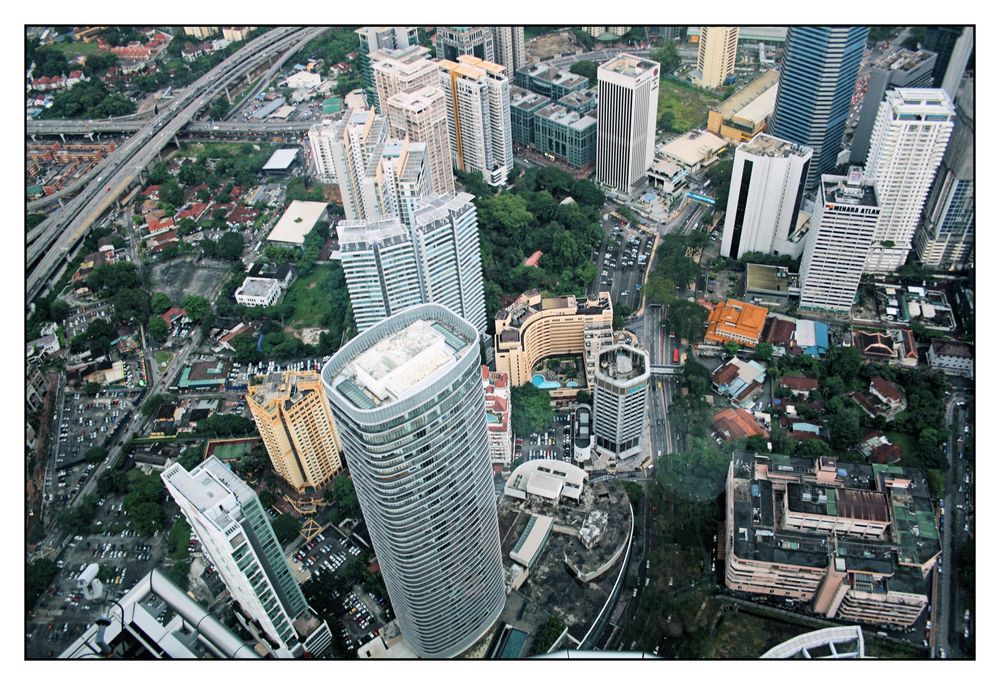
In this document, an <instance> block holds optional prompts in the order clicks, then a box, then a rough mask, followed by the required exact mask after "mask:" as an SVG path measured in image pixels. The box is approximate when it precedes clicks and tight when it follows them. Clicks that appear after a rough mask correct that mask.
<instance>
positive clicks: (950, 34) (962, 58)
mask: <svg viewBox="0 0 1000 685" xmlns="http://www.w3.org/2000/svg"><path fill="white" fill-rule="evenodd" d="M966 31H968V33H966ZM973 35H974V34H973V29H972V27H971V26H928V27H927V34H926V35H925V36H924V40H923V41H922V43H921V45H920V47H922V48H923V49H924V50H929V51H930V52H933V53H935V54H936V55H937V61H935V62H934V82H933V84H932V87H933V88H944V83H945V76H946V74H947V73H948V72H949V71H952V72H953V73H954V72H956V71H957V72H958V73H959V80H961V74H962V73H964V72H965V70H966V68H967V67H968V66H969V60H970V58H971V56H972V49H973V47H974V46H973V44H972V38H973ZM963 36H965V37H966V39H965V40H963V41H960V40H959V39H961V38H963ZM953 65H954V66H953ZM953 78H954V77H953ZM954 85H955V86H956V87H957V86H958V83H957V82H956V83H955V84H954ZM946 92H947V93H948V94H949V95H951V96H952V97H955V92H956V91H953V90H947V89H946Z"/></svg>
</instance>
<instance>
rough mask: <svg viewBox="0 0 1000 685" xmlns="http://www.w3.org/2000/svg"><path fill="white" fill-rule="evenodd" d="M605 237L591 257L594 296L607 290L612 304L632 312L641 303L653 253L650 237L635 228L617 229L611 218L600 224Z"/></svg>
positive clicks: (621, 227)
mask: <svg viewBox="0 0 1000 685" xmlns="http://www.w3.org/2000/svg"><path fill="white" fill-rule="evenodd" d="M602 223H603V224H604V225H605V230H607V231H608V232H607V234H606V235H605V238H604V240H603V241H601V247H600V248H599V249H597V250H595V251H594V252H593V253H592V256H593V258H594V263H595V264H597V271H598V274H597V277H596V278H595V279H594V284H593V286H592V287H591V291H592V292H593V293H597V292H600V291H602V290H607V291H609V292H610V293H611V299H612V301H614V302H616V303H617V302H623V303H624V304H626V305H627V306H628V307H629V308H630V309H632V310H633V311H635V310H636V309H638V308H639V302H640V301H641V299H642V298H641V292H640V291H641V289H642V283H643V278H644V277H645V273H646V266H647V265H648V264H649V260H650V257H651V252H652V251H653V236H651V235H649V234H648V233H646V232H644V231H640V230H638V229H634V228H626V227H624V226H621V225H617V224H619V223H620V222H618V221H616V220H615V219H614V218H609V219H608V221H606V222H602Z"/></svg>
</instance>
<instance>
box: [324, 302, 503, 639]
mask: <svg viewBox="0 0 1000 685" xmlns="http://www.w3.org/2000/svg"><path fill="white" fill-rule="evenodd" d="M323 381H324V383H325V384H326V388H327V397H329V399H330V404H331V406H332V408H333V413H334V416H335V417H336V421H337V426H338V428H339V429H340V434H341V440H342V441H343V444H344V451H345V453H346V454H347V457H348V460H349V461H350V464H351V473H352V476H353V479H354V483H355V487H356V488H357V493H358V500H359V501H360V503H361V510H362V512H363V513H364V516H365V521H366V522H367V524H368V531H369V533H370V534H371V539H372V545H373V547H374V548H375V552H376V554H377V556H378V563H379V566H380V567H381V570H382V575H383V577H384V579H385V584H386V588H387V589H388V591H389V598H390V599H391V600H392V606H393V609H394V611H395V612H396V616H397V619H398V621H399V626H400V629H401V630H402V633H403V636H404V637H405V638H406V640H407V642H408V643H409V645H410V646H411V647H412V649H413V651H414V652H415V653H416V654H417V655H418V656H420V657H424V658H448V657H454V656H457V655H459V654H461V653H462V652H464V651H465V650H467V649H469V648H470V647H471V646H473V645H474V644H475V643H476V642H477V641H478V640H479V639H480V638H481V637H482V636H483V635H484V634H485V633H486V631H488V630H489V629H490V628H491V626H492V625H493V623H494V622H495V621H496V619H497V618H498V617H499V616H500V612H501V610H502V609H503V606H504V602H505V591H504V578H503V564H502V561H501V552H500V534H499V527H498V523H497V509H496V493H495V492H494V489H493V471H492V468H491V465H490V457H489V445H488V439H487V428H486V409H485V397H484V394H483V385H482V374H481V371H480V363H479V334H478V332H477V331H476V329H475V328H474V327H473V326H472V325H471V324H469V323H468V322H467V321H464V320H463V319H462V318H460V317H459V316H457V315H455V314H454V313H452V312H451V311H449V310H448V309H447V308H445V307H443V306H441V305H436V304H424V305H420V306H417V307H413V308H411V309H408V310H406V311H404V312H402V313H399V314H396V315H394V316H391V317H389V318H388V319H386V320H384V321H382V322H380V323H379V324H378V325H376V326H374V327H373V328H370V329H369V330H367V331H365V332H364V333H362V334H361V335H359V336H358V337H356V338H354V339H353V340H351V341H350V342H349V343H347V345H345V346H344V347H342V348H341V349H340V350H339V351H338V352H337V353H336V354H335V355H334V356H333V358H332V359H331V360H330V361H329V362H327V364H326V366H325V367H324V369H323Z"/></svg>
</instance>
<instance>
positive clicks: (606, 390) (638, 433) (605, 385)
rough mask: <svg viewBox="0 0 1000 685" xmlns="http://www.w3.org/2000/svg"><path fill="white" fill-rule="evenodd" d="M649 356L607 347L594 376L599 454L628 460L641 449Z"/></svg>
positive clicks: (628, 347) (632, 349) (625, 348)
mask: <svg viewBox="0 0 1000 685" xmlns="http://www.w3.org/2000/svg"><path fill="white" fill-rule="evenodd" d="M648 381H649V355H648V354H646V353H645V352H643V351H642V350H640V349H637V348H635V347H632V346H631V345H622V344H619V345H612V346H611V347H605V348H604V349H603V350H601V352H600V354H599V355H598V361H597V369H596V371H595V374H594V437H595V438H596V440H597V451H598V452H599V453H600V454H603V455H605V456H607V457H609V458H612V459H619V460H620V459H627V458H629V457H632V456H635V455H637V454H639V453H640V452H641V450H642V448H641V445H640V444H639V443H640V440H641V439H642V435H643V432H644V430H643V429H644V425H645V420H646V384H647V383H648Z"/></svg>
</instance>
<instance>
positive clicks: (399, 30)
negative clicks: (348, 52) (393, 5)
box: [354, 26, 420, 103]
mask: <svg viewBox="0 0 1000 685" xmlns="http://www.w3.org/2000/svg"><path fill="white" fill-rule="evenodd" d="M354 33H356V34H357V35H358V63H359V64H360V66H361V75H362V88H363V89H364V91H365V97H366V98H367V100H368V102H369V103H375V102H377V101H378V98H377V97H376V95H375V76H374V73H373V72H372V60H371V55H372V53H375V52H377V51H391V50H400V49H403V48H406V47H407V46H410V45H419V44H420V34H419V31H418V30H417V27H416V26H362V27H361V28H359V29H357V30H355V31H354Z"/></svg>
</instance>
